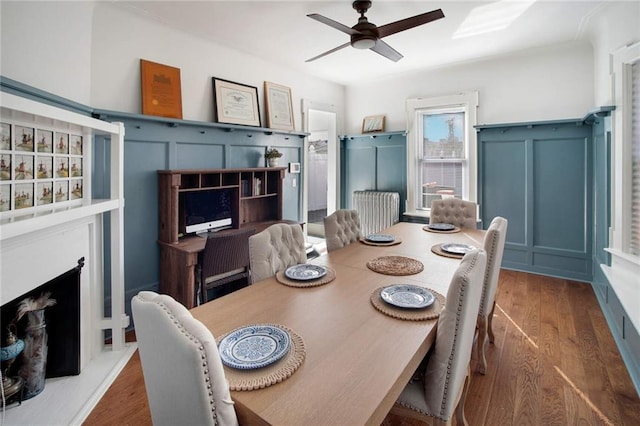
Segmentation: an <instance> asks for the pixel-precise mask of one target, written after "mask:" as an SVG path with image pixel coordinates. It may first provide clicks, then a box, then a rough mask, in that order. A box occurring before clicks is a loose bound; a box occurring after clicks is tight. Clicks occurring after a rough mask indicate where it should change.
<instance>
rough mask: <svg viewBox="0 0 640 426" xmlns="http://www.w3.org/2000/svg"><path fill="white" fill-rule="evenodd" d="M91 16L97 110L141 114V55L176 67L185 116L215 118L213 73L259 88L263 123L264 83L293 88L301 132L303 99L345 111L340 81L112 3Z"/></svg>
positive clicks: (193, 118) (94, 88)
mask: <svg viewBox="0 0 640 426" xmlns="http://www.w3.org/2000/svg"><path fill="white" fill-rule="evenodd" d="M93 19H94V22H93V43H92V51H93V52H94V55H93V57H92V72H91V81H92V82H93V84H92V91H91V100H92V106H94V107H96V108H102V109H113V110H117V111H125V112H132V113H140V112H141V100H140V59H146V60H150V61H153V62H159V63H162V64H166V65H170V66H173V67H177V68H180V70H181V81H182V99H183V104H182V109H183V117H184V118H185V119H188V120H198V121H213V89H212V82H211V78H212V77H218V78H223V79H226V80H231V81H235V82H239V83H242V84H247V85H250V86H255V87H257V88H258V94H259V97H260V103H259V104H260V112H261V115H262V125H263V126H264V127H266V118H265V111H264V105H265V103H264V98H263V84H264V81H271V82H274V83H278V84H282V85H285V86H288V87H290V88H291V90H292V95H293V106H294V112H295V117H294V120H295V127H296V130H302V123H301V101H300V100H301V99H302V98H307V99H312V100H313V101H317V102H322V103H327V104H333V105H337V106H338V108H339V109H340V111H339V112H338V115H339V116H343V115H344V114H343V113H342V108H343V105H344V103H345V102H344V95H345V94H344V87H343V86H341V85H338V84H335V83H329V82H327V81H324V80H320V79H317V78H315V77H309V76H306V75H303V74H300V73H298V72H293V71H290V70H289V69H288V68H285V67H281V66H279V65H277V64H273V63H269V62H266V61H263V60H261V59H259V58H256V57H253V56H249V55H246V54H244V53H241V52H238V51H235V50H232V49H229V48H226V47H224V46H222V45H218V44H214V43H210V42H208V41H206V40H204V39H203V38H199V37H197V36H193V35H190V34H186V33H184V32H180V31H177V30H174V29H172V28H170V27H167V26H165V25H164V24H162V23H160V22H158V21H155V20H152V19H150V18H148V17H147V16H146V15H140V14H138V12H133V11H131V10H130V9H125V8H122V7H120V6H115V5H113V4H107V3H100V4H98V5H97V6H96V9H95V13H94V18H93ZM114 23H116V28H115V30H114ZM338 125H339V126H340V123H339V124H338Z"/></svg>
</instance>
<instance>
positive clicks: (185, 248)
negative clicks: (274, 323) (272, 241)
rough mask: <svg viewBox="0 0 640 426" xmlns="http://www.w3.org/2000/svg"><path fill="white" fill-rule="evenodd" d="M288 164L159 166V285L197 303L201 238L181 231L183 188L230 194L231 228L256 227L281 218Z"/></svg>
mask: <svg viewBox="0 0 640 426" xmlns="http://www.w3.org/2000/svg"><path fill="white" fill-rule="evenodd" d="M285 170H286V167H260V168H251V169H189V170H158V191H159V193H158V214H159V226H158V243H159V244H160V291H161V292H162V293H167V294H170V295H171V296H173V297H174V298H175V299H176V300H178V301H179V302H180V303H182V304H184V305H185V306H187V308H191V307H193V306H195V291H194V290H195V275H194V272H195V266H196V265H197V263H198V253H199V252H200V251H202V250H203V249H204V244H205V239H204V238H202V237H199V236H193V235H185V231H184V229H185V224H184V218H183V216H184V214H183V212H181V211H180V197H181V194H184V193H187V192H195V191H209V190H221V191H222V190H225V191H227V192H228V193H229V194H230V196H231V222H232V224H231V226H232V228H243V227H253V228H255V229H256V232H259V231H261V230H263V229H265V228H266V227H268V226H269V225H272V224H274V223H277V222H282V221H283V220H282V199H283V196H282V189H283V186H282V185H283V184H282V182H283V179H284V177H285Z"/></svg>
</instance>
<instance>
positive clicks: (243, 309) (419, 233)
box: [191, 222, 484, 425]
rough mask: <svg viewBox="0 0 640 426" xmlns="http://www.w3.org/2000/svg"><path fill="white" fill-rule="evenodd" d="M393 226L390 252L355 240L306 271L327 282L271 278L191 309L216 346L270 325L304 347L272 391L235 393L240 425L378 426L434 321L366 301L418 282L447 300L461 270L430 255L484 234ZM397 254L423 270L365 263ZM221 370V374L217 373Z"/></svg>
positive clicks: (429, 341) (424, 348) (422, 351)
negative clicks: (318, 271)
mask: <svg viewBox="0 0 640 426" xmlns="http://www.w3.org/2000/svg"><path fill="white" fill-rule="evenodd" d="M423 226H424V225H422V224H415V223H406V222H401V223H398V224H396V225H393V226H392V227H390V228H388V229H385V230H382V231H380V233H385V234H391V235H393V236H394V237H396V238H397V239H399V240H400V241H401V243H400V244H397V245H390V246H372V245H367V244H364V243H361V242H354V243H351V244H350V245H348V246H346V247H343V248H341V249H338V250H334V251H332V252H329V253H327V254H325V255H322V256H320V257H318V258H315V259H312V260H310V261H309V263H313V264H316V265H325V266H327V267H330V268H332V269H333V270H335V273H336V277H335V279H334V280H333V281H331V282H329V283H327V284H323V285H320V286H315V287H308V288H296V287H290V286H286V285H284V284H282V283H280V282H279V281H278V280H277V279H276V277H271V278H268V279H265V280H262V281H259V282H257V283H254V284H253V285H251V286H248V287H245V288H243V289H240V290H238V291H235V292H233V293H231V294H228V295H226V296H224V297H221V298H218V299H215V300H212V301H210V302H209V303H206V304H204V305H202V306H199V307H196V308H193V309H192V310H191V312H192V313H193V315H194V317H195V318H197V319H198V320H200V321H202V322H203V323H204V324H205V325H206V326H207V327H208V328H209V329H210V330H211V332H212V333H213V335H214V336H215V337H216V340H217V341H219V340H218V336H222V335H224V334H226V333H228V332H230V331H232V330H234V329H236V328H239V327H242V326H246V325H252V324H277V325H282V326H284V327H287V328H289V329H291V330H293V331H294V332H295V333H297V334H298V335H299V336H300V337H301V338H302V340H303V341H304V347H305V351H306V354H305V358H304V361H303V362H302V364H301V365H300V366H299V367H298V369H297V370H296V371H295V372H294V373H293V374H292V375H291V376H290V377H288V378H286V379H285V380H283V381H282V382H280V383H277V384H274V385H271V386H269V387H266V388H263V389H257V390H251V391H233V392H232V393H231V396H232V398H233V400H234V402H235V408H236V412H237V414H238V418H239V421H240V423H241V424H244V425H254V424H271V425H364V424H371V425H379V424H380V423H381V422H382V421H383V419H384V418H385V416H386V415H387V413H388V412H389V410H390V409H391V407H392V405H393V403H394V402H395V400H396V398H397V397H398V396H399V394H400V392H401V391H402V389H403V388H404V386H405V385H406V384H407V382H408V381H409V379H410V378H411V376H412V374H413V373H414V371H415V370H416V368H417V367H418V365H419V364H420V362H421V361H422V359H423V358H424V356H425V355H426V354H427V352H428V350H429V348H430V347H431V346H432V345H433V343H434V340H435V334H436V333H435V330H436V324H437V320H436V319H430V320H423V321H409V320H402V319H397V318H393V317H391V316H388V315H385V314H384V313H382V312H380V311H379V310H377V309H376V308H375V307H374V306H373V304H372V303H371V295H372V293H373V292H374V291H375V290H376V289H378V288H380V287H383V286H387V285H391V284H417V285H420V286H423V287H426V288H429V289H431V290H434V291H436V292H438V293H440V294H442V295H443V296H446V293H447V289H448V287H449V282H450V281H451V278H452V276H453V274H454V272H455V270H456V268H457V266H458V265H459V263H460V260H459V259H455V258H449V257H443V256H440V255H437V254H435V253H433V252H432V251H431V247H432V246H433V245H434V244H438V243H447V242H452V243H464V244H471V245H474V246H476V247H482V241H483V238H484V231H482V230H465V229H463V230H462V231H461V232H458V233H450V234H449V233H448V234H444V233H432V232H427V231H425V230H423V229H422V228H423ZM381 256H404V257H409V258H412V259H415V260H418V261H420V262H422V264H423V265H424V269H423V270H422V271H421V272H419V273H417V274H414V275H403V276H396V275H385V274H381V273H377V272H374V271H372V270H371V269H369V268H368V267H367V262H368V261H370V260H372V259H375V258H378V257H381ZM227 368H228V367H226V366H225V370H226V369H227Z"/></svg>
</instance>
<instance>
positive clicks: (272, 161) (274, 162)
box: [267, 157, 278, 167]
mask: <svg viewBox="0 0 640 426" xmlns="http://www.w3.org/2000/svg"><path fill="white" fill-rule="evenodd" d="M267 164H268V165H269V167H278V158H277V157H271V158H267Z"/></svg>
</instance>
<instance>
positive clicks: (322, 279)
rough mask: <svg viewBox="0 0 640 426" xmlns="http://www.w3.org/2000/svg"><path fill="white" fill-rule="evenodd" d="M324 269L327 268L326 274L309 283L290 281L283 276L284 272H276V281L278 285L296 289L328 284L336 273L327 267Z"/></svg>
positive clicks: (334, 277)
mask: <svg viewBox="0 0 640 426" xmlns="http://www.w3.org/2000/svg"><path fill="white" fill-rule="evenodd" d="M325 268H327V273H326V274H325V275H324V276H322V277H320V278H318V279H315V280H309V281H301V280H292V279H290V278H287V276H286V275H285V274H284V271H278V272H276V280H277V281H278V282H279V283H280V284H284V285H287V286H289V287H298V288H304V287H317V286H319V285H323V284H327V283H330V282H331V281H333V280H335V279H336V271H335V270H334V269H333V268H330V267H328V266H325Z"/></svg>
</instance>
